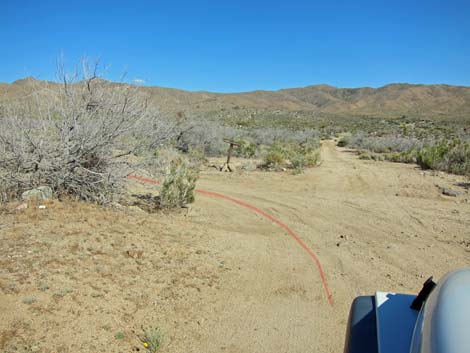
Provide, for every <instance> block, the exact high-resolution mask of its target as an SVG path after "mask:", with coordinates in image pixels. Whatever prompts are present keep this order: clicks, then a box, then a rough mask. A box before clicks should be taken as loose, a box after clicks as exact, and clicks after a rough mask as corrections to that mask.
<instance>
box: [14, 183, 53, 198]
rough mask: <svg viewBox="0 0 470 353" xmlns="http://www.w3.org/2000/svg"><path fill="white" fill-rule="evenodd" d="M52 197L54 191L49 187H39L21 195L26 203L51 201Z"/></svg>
mask: <svg viewBox="0 0 470 353" xmlns="http://www.w3.org/2000/svg"><path fill="white" fill-rule="evenodd" d="M52 195H53V194H52V189H51V188H50V187H49V186H39V187H37V188H36V189H31V190H28V191H25V192H24V193H23V194H21V198H22V199H23V200H25V201H31V200H37V201H43V200H49V199H51V198H52Z"/></svg>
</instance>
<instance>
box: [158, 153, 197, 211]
mask: <svg viewBox="0 0 470 353" xmlns="http://www.w3.org/2000/svg"><path fill="white" fill-rule="evenodd" d="M197 178H198V172H197V171H196V170H194V169H193V168H191V166H190V164H189V163H188V161H187V159H186V158H184V157H183V156H179V157H178V158H176V159H174V160H173V161H171V163H170V169H169V173H168V174H167V175H166V176H165V179H164V180H163V183H162V189H161V191H160V205H161V206H162V207H165V208H173V207H181V206H184V205H186V204H188V203H192V202H194V189H195V187H196V180H197Z"/></svg>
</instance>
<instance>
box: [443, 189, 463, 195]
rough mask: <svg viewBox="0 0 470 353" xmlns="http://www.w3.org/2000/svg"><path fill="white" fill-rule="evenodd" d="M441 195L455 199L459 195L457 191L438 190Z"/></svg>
mask: <svg viewBox="0 0 470 353" xmlns="http://www.w3.org/2000/svg"><path fill="white" fill-rule="evenodd" d="M440 190H441V193H442V194H443V195H446V196H451V197H457V196H459V195H460V193H459V192H458V191H455V190H452V189H449V188H440Z"/></svg>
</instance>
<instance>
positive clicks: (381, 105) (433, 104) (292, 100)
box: [0, 77, 470, 118]
mask: <svg viewBox="0 0 470 353" xmlns="http://www.w3.org/2000/svg"><path fill="white" fill-rule="evenodd" d="M46 84H48V85H49V86H50V85H55V84H54V83H51V82H47V81H38V80H36V79H34V78H32V77H27V78H24V79H20V80H17V81H15V82H13V83H11V84H6V83H0V102H1V101H4V100H8V99H11V98H16V97H21V96H25V95H28V94H30V93H31V91H32V90H34V89H37V88H38V87H42V86H45V85H46ZM114 84H118V83H110V87H112V86H113V85H114ZM140 90H141V91H142V92H145V93H146V95H148V97H149V100H150V102H151V103H152V104H154V105H155V106H157V107H158V108H159V109H160V110H161V111H165V112H172V111H183V112H185V113H189V114H203V113H207V112H227V111H237V110H238V111H240V113H243V111H246V110H249V111H257V110H260V111H265V112H266V111H276V110H278V111H284V112H300V111H302V112H312V113H315V114H325V115H329V116H340V117H348V116H371V117H382V118H383V117H400V116H403V115H406V116H412V117H422V118H468V117H469V116H470V87H465V86H451V85H418V84H406V83H395V84H389V85H386V86H383V87H379V88H371V87H361V88H337V87H334V86H329V85H324V84H322V85H312V86H307V87H302V88H289V89H281V90H278V91H262V90H258V91H251V92H241V93H214V92H205V91H185V90H180V89H174V88H164V87H158V86H142V87H140Z"/></svg>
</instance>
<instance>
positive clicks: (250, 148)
mask: <svg viewBox="0 0 470 353" xmlns="http://www.w3.org/2000/svg"><path fill="white" fill-rule="evenodd" d="M238 143H239V144H240V146H239V147H238V148H237V149H236V150H235V151H236V155H237V156H239V157H243V158H254V157H255V156H256V153H257V151H258V146H257V145H256V144H254V143H251V142H250V141H246V140H241V141H238Z"/></svg>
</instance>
